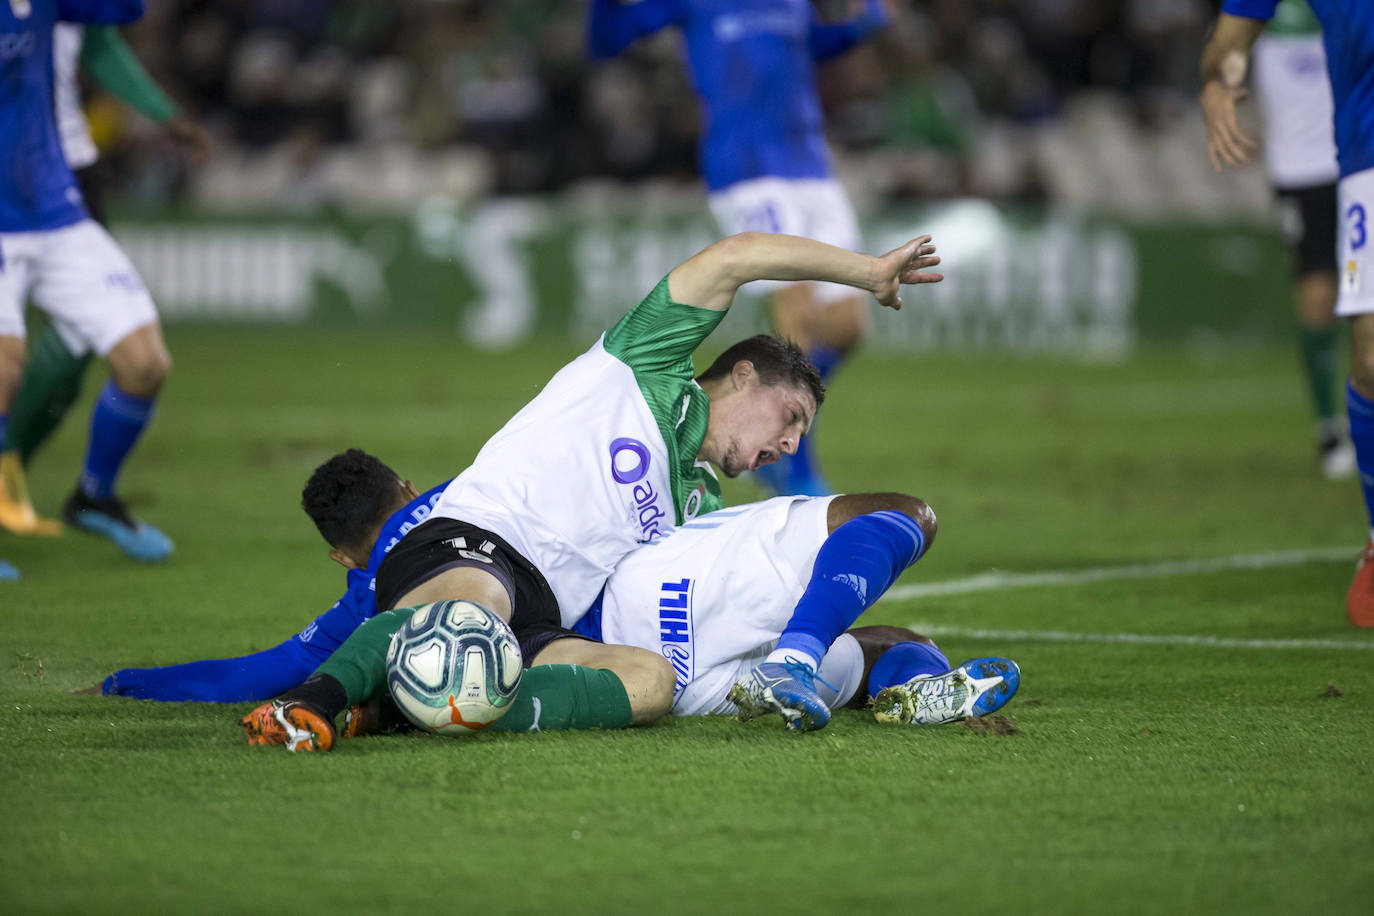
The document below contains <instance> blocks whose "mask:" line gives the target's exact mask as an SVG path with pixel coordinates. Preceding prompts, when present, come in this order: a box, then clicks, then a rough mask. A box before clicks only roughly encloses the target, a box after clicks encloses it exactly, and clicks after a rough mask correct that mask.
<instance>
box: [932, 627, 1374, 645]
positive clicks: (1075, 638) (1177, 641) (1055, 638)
mask: <svg viewBox="0 0 1374 916" xmlns="http://www.w3.org/2000/svg"><path fill="white" fill-rule="evenodd" d="M909 626H910V627H911V629H913V630H915V631H916V632H917V633H924V634H925V635H926V636H937V637H938V636H948V637H951V638H954V639H987V640H993V641H997V642H1016V641H1021V642H1066V643H1126V644H1129V645H1137V646H1203V647H1205V648H1213V649H1339V650H1342V651H1343V650H1346V649H1355V650H1366V651H1374V641H1357V640H1353V639H1234V638H1231V637H1226V636H1184V635H1179V634H1168V633H1166V634H1161V635H1151V634H1147V633H1064V632H1059V631H1055V630H976V629H970V628H968V627H946V626H940V625H939V624H932V623H919V622H918V623H913V624H910V625H909Z"/></svg>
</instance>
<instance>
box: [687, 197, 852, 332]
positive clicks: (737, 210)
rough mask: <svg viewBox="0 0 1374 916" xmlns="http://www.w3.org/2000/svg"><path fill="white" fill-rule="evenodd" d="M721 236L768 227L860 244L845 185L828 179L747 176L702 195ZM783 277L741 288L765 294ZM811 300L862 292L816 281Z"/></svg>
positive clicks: (830, 242)
mask: <svg viewBox="0 0 1374 916" xmlns="http://www.w3.org/2000/svg"><path fill="white" fill-rule="evenodd" d="M706 201H707V203H708V204H709V205H710V207H711V213H712V214H713V215H714V216H715V218H716V223H717V225H719V226H720V231H721V233H722V234H723V235H734V234H736V233H738V232H772V233H778V234H782V235H799V236H802V237H803V238H808V239H814V240H816V241H818V242H825V243H826V244H827V245H834V246H836V247H838V248H847V249H849V250H850V251H858V250H859V249H860V248H862V247H863V236H862V235H861V234H860V232H859V221H858V219H857V218H856V217H855V216H854V207H853V206H852V205H850V203H849V196H848V195H847V194H845V192H844V188H843V187H841V186H840V183H839V182H838V181H836V180H835V179H833V178H751V179H749V180H748V181H739V182H736V183H735V184H732V185H730V186H728V187H725V188H722V189H720V190H719V191H712V192H711V193H710V194H708V195H707V197H706ZM787 285H788V281H784V280H755V281H754V282H753V283H750V284H747V285H746V286H745V287H744V290H745V291H746V292H749V293H751V294H753V295H756V296H766V295H769V294H771V293H773V292H775V291H777V290H778V289H781V288H782V287H784V286H787ZM813 285H814V287H815V300H816V302H818V303H820V304H822V305H828V304H830V303H833V302H839V301H841V300H843V299H851V298H853V297H855V296H862V295H866V294H865V293H864V292H863V290H858V289H854V288H853V287H850V286H845V285H843V284H841V283H815V284H813Z"/></svg>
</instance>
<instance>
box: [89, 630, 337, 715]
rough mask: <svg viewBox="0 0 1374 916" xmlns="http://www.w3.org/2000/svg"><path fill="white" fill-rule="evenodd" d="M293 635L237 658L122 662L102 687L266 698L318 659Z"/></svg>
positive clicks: (139, 694) (163, 696) (222, 699)
mask: <svg viewBox="0 0 1374 916" xmlns="http://www.w3.org/2000/svg"><path fill="white" fill-rule="evenodd" d="M299 641H300V637H298V636H293V637H291V638H290V639H288V640H287V641H286V642H284V643H282V644H281V645H279V646H274V647H273V648H271V649H266V650H264V651H262V652H256V653H254V654H252V655H244V656H241V657H239V658H215V659H207V660H205V661H199V662H187V663H186V664H184V665H167V666H165V667H162V668H124V669H121V670H119V671H116V672H115V673H114V674H112V675H110V676H109V677H107V678H105V681H104V682H103V683H102V684H101V685H100V692H101V693H103V694H105V695H106V696H121V697H132V698H134V699H137V700H166V701H181V700H194V701H196V702H199V703H238V702H242V701H244V700H266V699H271V698H272V697H275V696H277V695H279V694H282V693H285V692H286V691H288V690H290V689H291V688H292V687H297V686H299V685H300V683H301V682H302V681H304V680H305V679H306V678H307V677H309V676H310V672H312V671H314V670H315V667H316V665H317V664H318V663H317V662H315V661H314V660H313V659H312V657H310V656H309V654H308V653H306V652H305V651H304V649H303V648H302V647H301V646H300V643H299Z"/></svg>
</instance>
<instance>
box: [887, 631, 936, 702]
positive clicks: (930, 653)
mask: <svg viewBox="0 0 1374 916" xmlns="http://www.w3.org/2000/svg"><path fill="white" fill-rule="evenodd" d="M949 668H950V664H949V659H947V658H945V653H943V652H941V651H940V650H939V649H937V648H935V647H934V646H930V645H927V644H925V643H923V642H899V643H897V645H895V646H893V647H892V648H890V649H888V650H887V651H886V652H884V653H883V654H882V655H880V656H878V660H877V661H876V662H874V663H873V670H872V671H870V672H869V673H868V695H869V696H870V697H876V696H877V695H878V691H879V690H882V689H883V688H884V687H891V686H892V685H893V684H905V683H906V682H907V681H909V680H911V679H912V678H913V677H918V676H920V675H922V674H944V673H945V672H946V671H948V670H949Z"/></svg>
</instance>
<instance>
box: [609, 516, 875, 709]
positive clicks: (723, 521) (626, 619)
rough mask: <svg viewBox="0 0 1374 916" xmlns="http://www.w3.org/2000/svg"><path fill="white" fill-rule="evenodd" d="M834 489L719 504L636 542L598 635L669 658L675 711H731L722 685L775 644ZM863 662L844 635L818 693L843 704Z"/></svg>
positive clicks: (821, 534) (613, 582)
mask: <svg viewBox="0 0 1374 916" xmlns="http://www.w3.org/2000/svg"><path fill="white" fill-rule="evenodd" d="M832 498H833V497H822V498H811V497H805V496H782V497H778V498H776V499H770V500H767V501H765V502H760V503H751V504H748V505H744V506H734V507H731V508H728V509H721V510H719V511H717V512H712V513H710V514H709V515H703V516H701V517H699V518H696V519H693V520H692V521H690V522H687V523H686V524H684V525H682V526H681V527H679V528H677V529H676V530H674V531H673V533H672V534H670V535H668V537H666V538H663V539H662V540H657V541H651V542H649V543H647V544H644V545H642V546H640V547H638V548H636V549H635V550H634V551H633V552H632V553H631V554H630V555H629V556H628V557H626V558H625V559H624V560H622V561H621V563H620V564H619V565H618V566H617V567H616V569H615V572H614V573H612V574H611V577H610V579H609V580H608V581H607V583H606V591H605V593H604V596H603V600H602V607H601V638H602V639H603V640H604V641H605V642H607V643H619V644H622V645H631V646H639V647H640V648H643V649H648V650H649V651H651V652H658V653H660V654H661V655H663V657H664V658H666V659H668V661H669V662H671V663H672V665H673V667H674V668H675V669H676V671H677V689H676V695H675V698H674V703H673V712H674V713H675V714H677V715H682V716H691V715H711V714H722V715H729V714H733V713H734V712H735V707H734V705H733V704H731V703H730V702H729V701H728V700H726V694H727V693H729V691H730V687H731V686H733V685H734V683H735V682H736V681H737V680H742V679H743V678H744V677H745V676H746V675H747V674H748V673H749V671H750V670H751V669H752V668H753V667H754V666H755V665H757V664H758V663H759V662H761V661H762V660H763V659H764V658H765V657H766V656H767V655H768V653H769V652H771V651H772V650H773V648H774V646H776V645H777V641H778V637H779V636H780V635H781V634H782V631H783V629H784V628H785V627H786V626H787V622H788V620H790V619H791V617H792V611H793V609H794V608H795V606H796V604H797V601H798V599H800V598H801V595H802V592H803V591H805V590H806V584H807V582H808V581H809V580H810V578H811V569H812V567H813V566H814V565H815V562H816V552H817V551H819V550H820V548H821V544H823V543H824V542H825V539H826V537H827V536H828V534H829V530H828V527H827V525H826V512H827V510H828V508H829V506H830V500H831V499H832ZM863 668H864V662H863V651H862V650H861V649H860V647H859V644H858V642H857V641H856V640H855V639H854V637H852V636H848V635H846V636H842V637H841V638H840V639H839V640H837V641H836V643H835V645H834V646H833V647H832V648H831V650H830V653H829V654H828V655H826V657H825V659H824V661H823V663H822V665H821V669H820V675H821V677H823V678H824V679H825V680H827V681H829V682H830V683H831V684H833V685H835V687H836V688H837V689H836V690H835V691H830V690H827V689H825V688H824V687H821V696H822V697H823V698H824V699H825V700H826V702H827V703H828V704H830V705H831V706H842V705H844V704H845V703H846V702H848V701H849V700H850V698H852V697H853V696H854V694H855V693H856V692H857V691H858V689H859V686H860V685H859V681H860V679H861V678H862V677H863ZM818 686H819V685H818Z"/></svg>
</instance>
